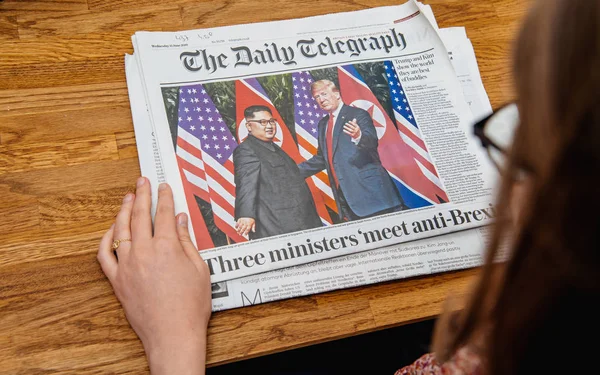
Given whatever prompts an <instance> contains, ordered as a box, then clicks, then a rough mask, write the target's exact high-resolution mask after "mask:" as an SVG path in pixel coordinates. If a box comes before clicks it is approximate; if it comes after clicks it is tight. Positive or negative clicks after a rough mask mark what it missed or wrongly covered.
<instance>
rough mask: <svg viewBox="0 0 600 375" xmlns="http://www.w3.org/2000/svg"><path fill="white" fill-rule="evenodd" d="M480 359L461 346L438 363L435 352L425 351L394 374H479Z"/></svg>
mask: <svg viewBox="0 0 600 375" xmlns="http://www.w3.org/2000/svg"><path fill="white" fill-rule="evenodd" d="M479 374H481V360H480V358H479V356H478V355H477V354H475V353H473V352H472V351H471V350H469V349H467V348H462V349H460V350H459V351H458V352H456V354H455V355H454V356H453V357H452V359H450V360H449V361H447V362H444V363H443V364H440V363H438V361H437V360H436V358H435V354H433V353H427V354H425V355H423V356H422V357H421V358H419V359H417V360H416V361H415V362H414V363H413V364H411V365H408V366H405V367H403V368H401V369H400V370H398V371H396V374H395V375H479Z"/></svg>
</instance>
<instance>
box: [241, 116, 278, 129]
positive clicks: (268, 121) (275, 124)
mask: <svg viewBox="0 0 600 375" xmlns="http://www.w3.org/2000/svg"><path fill="white" fill-rule="evenodd" d="M246 122H256V123H258V124H260V126H262V127H263V128H266V127H267V124H269V125H271V126H277V124H278V122H277V120H275V119H274V118H272V119H269V120H264V119H263V120H246Z"/></svg>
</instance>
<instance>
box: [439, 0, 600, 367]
mask: <svg viewBox="0 0 600 375" xmlns="http://www.w3.org/2000/svg"><path fill="white" fill-rule="evenodd" d="M514 80H515V86H516V92H517V105H518V107H519V113H520V126H519V127H518V129H517V131H516V134H515V138H514V143H513V146H512V148H511V150H510V155H509V162H508V166H507V173H505V175H504V178H503V181H502V187H501V189H500V195H499V198H498V206H499V211H498V212H499V216H500V217H504V218H508V217H509V216H510V212H509V209H508V207H510V206H511V203H512V205H513V206H515V202H516V200H517V199H518V202H517V203H518V204H517V206H518V207H519V210H520V212H519V220H518V221H517V226H516V228H515V227H514V226H510V225H508V223H507V220H499V221H498V223H497V225H496V228H495V236H494V238H493V240H492V243H491V245H490V252H489V254H488V259H487V264H486V266H485V267H484V272H483V275H482V279H481V281H480V284H479V285H478V287H477V289H476V291H475V293H474V297H473V299H472V300H471V303H470V305H469V306H468V307H467V309H466V310H465V311H464V313H463V314H462V315H461V319H459V320H458V321H457V322H456V329H455V330H450V331H451V336H450V340H449V342H450V344H449V345H448V346H447V347H446V349H449V350H450V351H444V350H443V349H444V348H443V347H442V346H443V345H439V344H440V342H442V341H441V340H440V339H439V338H438V339H437V340H436V342H437V343H438V346H437V348H436V351H438V350H439V353H440V354H441V356H442V357H444V355H446V354H449V353H451V351H453V350H455V349H456V348H457V347H459V346H461V345H465V344H468V343H471V342H473V341H474V340H475V341H479V340H480V339H481V340H482V342H484V345H483V348H484V352H483V353H482V354H483V358H484V360H485V361H486V364H487V366H486V367H487V368H488V369H489V372H490V373H492V374H500V373H502V374H504V373H511V374H517V373H525V372H527V371H533V370H536V367H534V366H536V365H537V366H538V367H537V370H536V372H540V370H542V368H540V367H539V366H540V365H541V367H545V366H546V364H547V363H548V362H549V361H550V362H551V363H552V366H554V369H557V368H558V367H560V365H561V364H564V363H565V362H564V361H565V360H568V358H567V357H569V355H570V354H572V351H573V349H574V348H576V349H577V350H584V349H585V347H584V345H583V344H581V343H579V342H577V343H572V342H571V343H569V342H565V340H567V341H568V340H573V339H574V338H576V337H578V336H579V333H580V332H578V331H577V330H581V329H585V327H586V325H587V326H589V325H593V326H594V327H598V323H597V322H596V319H597V316H598V315H594V314H600V312H599V310H598V308H593V307H592V305H591V304H590V303H589V302H588V300H589V299H590V298H591V299H594V298H595V299H597V298H598V297H599V295H600V294H599V290H600V285H599V284H600V278H599V276H598V275H600V216H599V214H600V202H599V200H598V199H597V197H596V193H598V192H600V188H599V187H598V185H596V175H597V174H598V172H599V171H600V0H539V1H538V2H537V3H536V4H535V6H534V7H533V8H532V10H531V11H530V13H529V15H528V17H527V19H526V21H525V22H524V24H523V27H522V29H521V32H520V34H519V37H518V40H517V44H516V50H515V55H514ZM521 170H527V171H528V172H527V173H525V176H526V178H525V180H524V181H521V180H519V181H518V182H517V181H516V180H515V176H523V173H520V171H521ZM515 190H519V191H520V192H519V194H518V196H515V195H514V194H513V192H514V191H515ZM509 234H510V235H511V237H512V241H511V243H512V250H511V252H510V259H509V260H508V262H506V263H505V264H503V265H502V266H501V268H500V272H499V273H498V272H495V271H498V269H496V268H495V267H494V266H493V265H492V259H493V258H494V256H495V255H496V254H497V252H498V248H499V247H500V245H501V244H502V243H505V242H506V238H507V236H508V235H509ZM490 297H492V298H490ZM452 331H453V332H452ZM477 335H483V336H484V337H483V338H482V337H481V336H479V337H476V336H477Z"/></svg>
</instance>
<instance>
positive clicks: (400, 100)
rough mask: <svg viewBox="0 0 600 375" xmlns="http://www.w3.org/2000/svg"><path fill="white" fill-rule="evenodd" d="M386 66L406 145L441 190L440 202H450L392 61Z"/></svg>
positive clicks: (395, 112) (397, 116)
mask: <svg viewBox="0 0 600 375" xmlns="http://www.w3.org/2000/svg"><path fill="white" fill-rule="evenodd" d="M384 65H385V70H386V76H387V80H388V84H389V87H390V101H391V103H392V106H393V109H394V117H395V118H396V125H397V127H398V132H399V133H400V136H401V137H402V140H403V141H404V143H406V145H408V146H409V147H411V148H412V149H413V150H414V151H415V152H416V154H417V157H415V158H414V159H415V162H416V163H417V165H418V166H419V169H420V170H421V172H422V173H423V175H424V176H425V177H426V178H427V179H428V180H429V181H430V182H431V183H432V184H434V185H435V186H437V187H438V188H439V189H440V191H438V192H437V193H436V194H437V196H438V198H439V199H438V201H439V200H440V199H441V201H443V202H448V201H449V199H448V196H447V195H446V193H445V190H444V185H443V184H442V182H441V181H440V179H439V176H438V173H437V171H436V169H435V165H434V164H433V162H432V160H431V157H430V156H429V152H428V151H427V146H426V145H425V142H424V141H423V138H422V136H421V131H420V130H419V127H418V126H417V121H416V119H415V117H414V116H413V112H412V109H411V108H410V104H409V102H408V99H407V97H406V94H405V92H404V89H403V87H402V84H401V83H400V80H399V79H398V75H397V74H396V71H395V69H394V66H393V65H392V62H391V61H385V63H384ZM435 203H441V202H435Z"/></svg>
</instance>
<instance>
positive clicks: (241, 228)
mask: <svg viewBox="0 0 600 375" xmlns="http://www.w3.org/2000/svg"><path fill="white" fill-rule="evenodd" d="M246 227H247V225H246V223H245V222H243V221H242V222H240V223H239V224H238V226H237V227H236V232H237V234H239V235H240V236H243V235H244V233H245V232H246Z"/></svg>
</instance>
